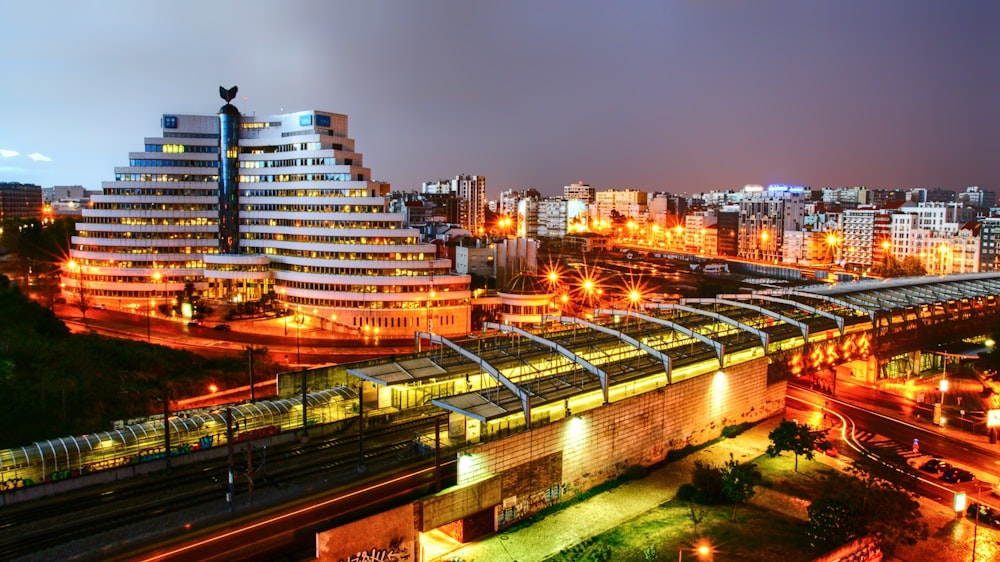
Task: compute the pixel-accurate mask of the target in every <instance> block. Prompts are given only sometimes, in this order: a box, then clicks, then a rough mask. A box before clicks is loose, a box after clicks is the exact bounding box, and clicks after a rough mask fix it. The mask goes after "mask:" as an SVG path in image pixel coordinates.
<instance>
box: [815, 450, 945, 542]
mask: <svg viewBox="0 0 1000 562" xmlns="http://www.w3.org/2000/svg"><path fill="white" fill-rule="evenodd" d="M808 512H809V526H808V528H807V530H806V534H807V536H808V537H809V541H810V543H811V544H812V545H813V546H815V547H817V548H835V547H837V546H840V545H842V544H845V543H847V542H848V541H851V540H853V539H856V538H859V537H863V536H867V535H873V536H875V537H876V538H878V539H879V540H880V541H881V543H882V550H883V551H884V552H885V553H886V554H888V555H891V554H892V552H893V551H894V550H895V548H896V546H897V545H899V544H906V545H913V544H916V543H917V542H918V541H920V540H923V539H925V538H927V534H928V531H927V523H926V522H924V520H923V517H922V515H921V514H920V504H919V503H918V502H917V500H916V499H915V497H914V496H913V494H911V493H910V492H908V491H906V490H905V489H903V488H902V487H901V486H899V485H898V484H895V483H893V482H890V481H888V480H885V479H882V478H878V477H875V476H872V475H871V474H869V473H867V472H865V471H864V470H862V469H861V468H860V467H859V466H858V465H854V467H852V468H851V469H850V474H839V473H838V474H834V475H832V476H831V477H830V479H829V480H827V482H826V484H825V485H824V487H823V489H822V491H821V492H820V495H819V497H817V498H816V500H815V501H813V503H812V505H810V506H809V509H808Z"/></svg>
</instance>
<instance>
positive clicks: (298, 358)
mask: <svg viewBox="0 0 1000 562" xmlns="http://www.w3.org/2000/svg"><path fill="white" fill-rule="evenodd" d="M303 320H304V318H302V307H301V306H300V307H297V308H296V309H295V362H296V363H298V364H299V366H301V365H302V346H301V345H300V339H299V337H300V334H299V333H300V332H301V331H302V321H303ZM303 386H305V384H303Z"/></svg>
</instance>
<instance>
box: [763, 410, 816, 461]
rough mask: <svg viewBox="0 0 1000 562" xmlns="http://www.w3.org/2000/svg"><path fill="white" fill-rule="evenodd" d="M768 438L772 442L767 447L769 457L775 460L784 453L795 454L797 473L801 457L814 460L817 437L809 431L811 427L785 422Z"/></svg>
mask: <svg viewBox="0 0 1000 562" xmlns="http://www.w3.org/2000/svg"><path fill="white" fill-rule="evenodd" d="M767 437H768V438H769V439H770V440H771V444H770V445H768V446H767V454H768V456H770V457H772V458H773V457H776V456H778V455H780V454H781V453H782V452H783V451H791V452H792V453H794V454H795V472H798V471H799V455H805V457H806V458H807V459H809V460H812V458H813V446H814V445H815V444H816V437H815V436H814V435H813V434H812V433H811V432H810V431H809V426H806V425H799V424H798V423H796V422H793V421H788V420H784V421H782V422H781V423H779V424H778V427H776V428H774V430H773V431H772V432H771V433H769V434H768V436H767Z"/></svg>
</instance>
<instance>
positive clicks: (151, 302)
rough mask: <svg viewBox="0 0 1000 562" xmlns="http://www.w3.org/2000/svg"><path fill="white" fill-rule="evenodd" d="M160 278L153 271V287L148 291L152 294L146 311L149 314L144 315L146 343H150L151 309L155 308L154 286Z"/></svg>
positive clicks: (157, 272) (160, 276)
mask: <svg viewBox="0 0 1000 562" xmlns="http://www.w3.org/2000/svg"><path fill="white" fill-rule="evenodd" d="M162 277H163V276H162V275H161V274H160V272H159V271H154V272H153V276H152V278H153V283H154V285H153V290H152V291H150V292H151V293H152V294H153V296H152V297H150V299H149V310H148V312H149V314H147V315H146V341H147V342H149V341H152V334H151V331H150V324H151V322H152V318H153V307H154V306H156V287H157V285H155V284H158V283H159V282H160V279H161V278H162Z"/></svg>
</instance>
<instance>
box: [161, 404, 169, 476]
mask: <svg viewBox="0 0 1000 562" xmlns="http://www.w3.org/2000/svg"><path fill="white" fill-rule="evenodd" d="M163 451H164V456H163V459H164V460H165V461H166V463H165V464H166V468H167V474H170V393H169V392H167V390H164V391H163Z"/></svg>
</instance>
